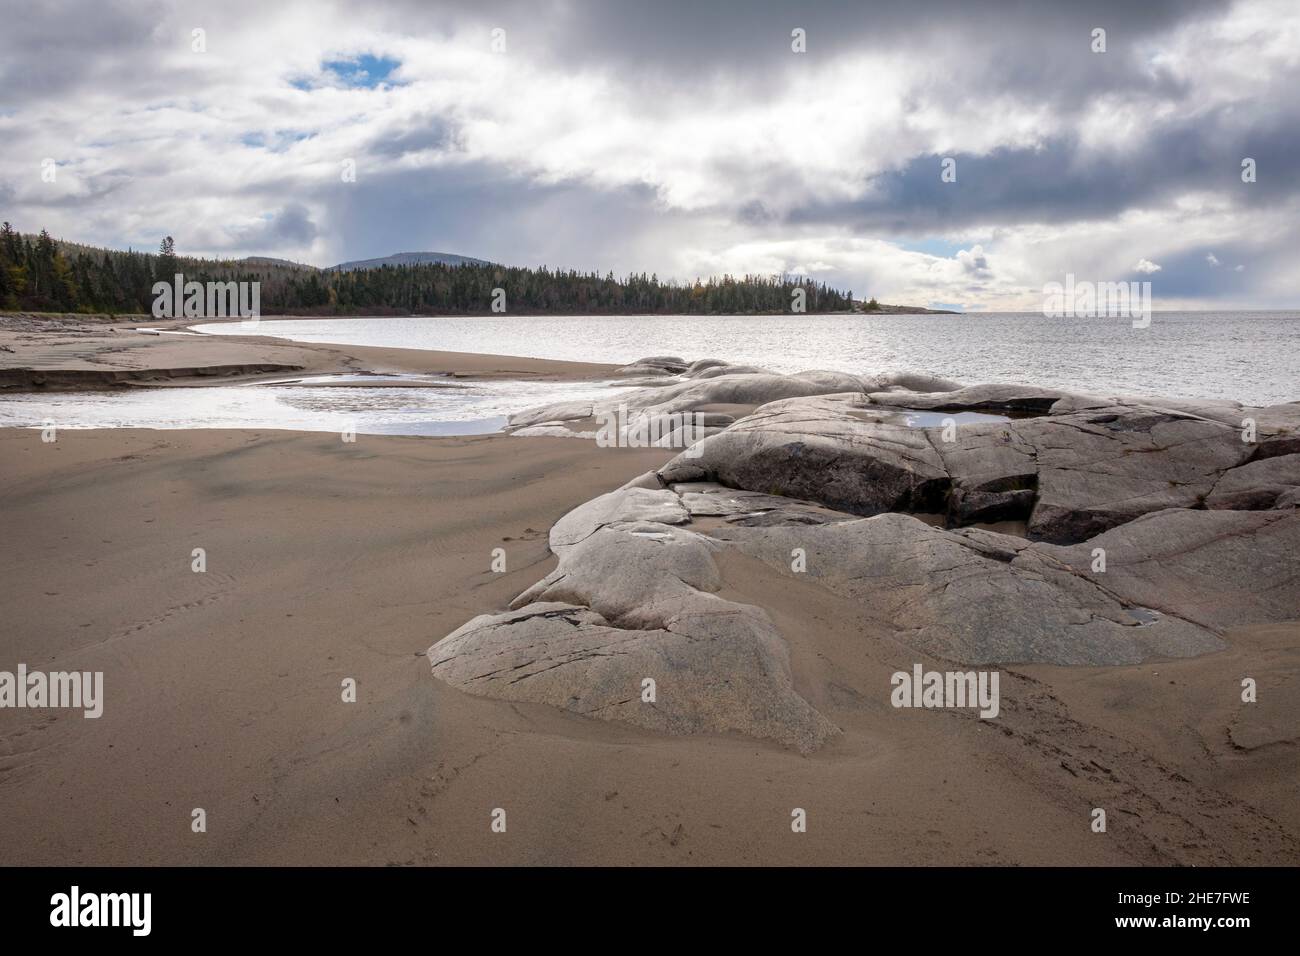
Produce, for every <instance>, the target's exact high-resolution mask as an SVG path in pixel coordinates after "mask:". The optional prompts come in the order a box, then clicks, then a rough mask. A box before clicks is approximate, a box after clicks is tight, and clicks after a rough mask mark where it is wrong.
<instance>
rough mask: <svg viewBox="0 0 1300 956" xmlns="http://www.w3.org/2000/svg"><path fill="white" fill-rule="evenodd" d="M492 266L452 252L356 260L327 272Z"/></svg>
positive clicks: (409, 253) (407, 254)
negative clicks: (435, 266) (393, 268)
mask: <svg viewBox="0 0 1300 956" xmlns="http://www.w3.org/2000/svg"><path fill="white" fill-rule="evenodd" d="M426 265H444V266H465V265H469V266H490V265H492V263H491V262H488V261H487V260H486V259H475V258H473V257H471V256H458V255H454V254H453V253H450V252H398V253H395V254H393V255H391V256H384V257H383V258H380V259H354V260H352V261H351V262H340V263H339V264H338V265H336V266H330V267H329V268H328V269H326V270H325V271H326V272H351V271H352V270H354V269H381V268H383V267H384V266H426Z"/></svg>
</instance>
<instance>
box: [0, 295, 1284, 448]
mask: <svg viewBox="0 0 1300 956" xmlns="http://www.w3.org/2000/svg"><path fill="white" fill-rule="evenodd" d="M195 328H197V329H199V330H200V331H202V332H205V333H209V334H218V335H222V334H235V335H273V336H279V337H282V338H287V339H296V340H299V341H304V342H327V343H339V344H343V345H375V346H387V347H396V348H413V349H438V350H445V351H451V352H478V353H486V354H496V355H514V356H524V357H530V358H549V359H569V360H577V361H587V362H609V363H616V364H625V363H628V362H631V361H632V360H634V359H637V358H641V357H644V356H647V355H680V356H682V357H683V358H686V359H692V360H693V359H699V358H722V359H726V360H728V361H732V362H737V363H744V364H750V365H759V366H762V367H765V368H769V369H772V370H773V371H777V372H798V371H802V370H805V369H815V368H822V369H835V370H839V371H847V372H856V373H860V374H861V373H866V374H871V373H876V372H887V371H898V370H903V369H914V370H919V371H926V372H932V373H935V374H938V375H942V376H945V377H947V378H951V379H955V380H957V381H959V382H966V383H972V384H973V383H977V382H1022V383H1030V384H1035V385H1046V386H1054V387H1057V388H1066V389H1076V390H1080V391H1104V392H1121V393H1130V394H1148V395H1168V396H1171V397H1177V398H1224V399H1234V400H1237V401H1241V402H1244V403H1246V404H1252V405H1265V404H1271V403H1275V402H1289V401H1296V400H1300V312H1225V313H1207V312H1199V313H1168V312H1166V313H1156V314H1155V315H1154V316H1153V317H1152V321H1151V326H1150V327H1149V328H1147V329H1134V328H1133V327H1132V325H1131V323H1130V322H1129V321H1128V320H1126V319H1045V318H1043V316H1042V315H1040V314H1037V313H1032V314H1030V313H999V314H987V315H961V316H954V315H888V316H872V317H867V316H862V317H856V316H843V315H810V316H797V317H796V316H728V315H724V316H644V315H629V316H599V317H595V316H547V317H523V316H516V317H511V316H500V317H468V318H462V317H455V318H450V317H449V318H369V319H262V320H260V321H259V322H257V323H255V324H246V323H220V324H206V325H199V326H195ZM343 378H347V377H343ZM404 378H406V379H407V380H406V381H402V382H399V383H394V382H393V381H391V380H388V381H384V380H382V378H381V377H372V378H370V379H368V380H366V379H362V380H353V381H351V382H343V381H339V379H340V377H339V376H316V377H313V378H307V379H302V380H300V381H286V382H283V383H280V384H273V383H267V382H259V383H257V384H247V385H225V386H199V387H193V388H189V387H184V388H176V387H168V388H129V389H113V390H105V391H85V392H48V393H43V392H26V393H14V394H8V395H4V396H3V397H0V427H3V426H19V427H40V426H42V425H44V424H45V423H47V422H54V423H55V424H56V425H58V426H59V427H61V428H114V427H121V428H286V429H296V430H305V431H335V432H341V431H344V430H345V429H350V430H353V431H355V432H356V433H358V434H400V435H455V434H486V433H490V432H495V431H498V430H499V429H500V428H501V426H502V425H503V424H504V423H505V418H506V416H507V415H509V414H511V413H513V412H517V411H521V410H522V409H525V408H529V407H531V406H534V405H541V404H545V403H548V402H556V401H564V400H569V399H579V398H595V397H608V396H611V395H614V394H617V392H618V391H619V388H618V383H617V382H613V383H610V382H524V381H485V382H453V381H451V380H449V379H445V378H442V377H440V376H407V377H404ZM344 384H346V385H348V386H349V387H340V386H341V385H344ZM372 384H373V386H374V387H371V386H372ZM395 384H398V385H400V386H401V387H392V386H393V385H395ZM915 424H918V425H923V424H925V422H922V421H920V420H919V419H918V421H917V422H916V423H915Z"/></svg>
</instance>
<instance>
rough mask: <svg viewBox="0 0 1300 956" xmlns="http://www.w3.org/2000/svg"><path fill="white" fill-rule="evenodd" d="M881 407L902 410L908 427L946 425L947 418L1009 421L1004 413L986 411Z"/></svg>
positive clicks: (964, 421) (966, 422)
mask: <svg viewBox="0 0 1300 956" xmlns="http://www.w3.org/2000/svg"><path fill="white" fill-rule="evenodd" d="M882 407H883V408H885V409H887V410H889V411H894V412H902V413H903V416H904V418H905V419H906V424H907V427H908V428H937V427H940V426H943V425H946V424H947V423H948V421H949V420H951V421H952V422H953V424H955V425H974V424H978V423H981V422H1009V421H1011V419H1010V418H1008V417H1007V416H1006V415H990V414H987V413H986V412H932V411H929V410H928V409H920V408H890V407H889V406H887V405H886V406H882Z"/></svg>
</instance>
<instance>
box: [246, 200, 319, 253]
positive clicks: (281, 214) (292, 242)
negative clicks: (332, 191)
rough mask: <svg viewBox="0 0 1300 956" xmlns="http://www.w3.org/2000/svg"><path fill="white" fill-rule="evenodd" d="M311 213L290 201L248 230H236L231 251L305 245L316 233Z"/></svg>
mask: <svg viewBox="0 0 1300 956" xmlns="http://www.w3.org/2000/svg"><path fill="white" fill-rule="evenodd" d="M319 231H320V230H319V229H318V227H317V226H316V223H315V222H313V221H312V218H311V213H310V211H309V210H308V209H307V207H306V206H304V205H303V204H302V203H297V202H291V203H287V204H286V205H284V206H283V207H281V208H280V209H279V210H277V211H276V212H274V213H272V214H270V215H269V216H268V217H267V218H266V220H265V221H264V222H262V223H260V224H259V225H257V226H254V227H252V228H250V229H243V230H240V231H239V232H238V233H237V235H236V236H235V238H234V240H233V241H232V243H231V245H230V248H232V249H281V248H284V247H285V246H304V245H308V244H309V243H310V242H311V241H312V240H313V239H315V238H316V236H317V234H318V233H319Z"/></svg>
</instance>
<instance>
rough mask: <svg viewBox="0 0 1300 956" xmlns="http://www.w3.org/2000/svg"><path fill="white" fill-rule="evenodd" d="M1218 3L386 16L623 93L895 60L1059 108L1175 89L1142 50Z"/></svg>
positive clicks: (898, 2)
mask: <svg viewBox="0 0 1300 956" xmlns="http://www.w3.org/2000/svg"><path fill="white" fill-rule="evenodd" d="M1226 6H1227V5H1226V4H1224V3H1223V2H1222V0H1145V2H1133V0H1091V2H1088V0H1080V2H1072V0H1071V2H1065V0H1061V2H1031V0H1019V2H990V3H978V2H971V0H930V2H917V0H857V2H855V0H835V2H826V0H822V2H814V3H795V2H779V0H746V2H738V0H659V2H654V3H645V2H633V0H615V2H608V0H585V2H571V0H553V2H549V3H547V2H543V3H538V2H526V0H497V2H490V0H489V2H485V3H480V4H475V5H474V6H473V7H472V8H462V9H460V10H459V11H457V10H454V9H453V8H452V7H450V6H448V5H438V4H434V5H429V4H425V3H420V2H416V0H410V2H403V3H400V4H399V8H398V9H400V10H401V11H402V14H401V15H402V17H403V19H404V20H405V22H407V23H408V24H411V23H413V24H418V25H419V26H420V27H421V28H423V29H430V30H436V29H439V28H441V29H443V30H446V29H447V28H448V26H449V25H450V24H452V23H455V24H457V25H458V26H465V25H467V24H473V25H475V26H478V27H479V28H481V29H482V30H483V31H484V35H485V37H486V35H487V32H488V31H489V30H490V29H492V28H493V27H498V26H499V27H502V28H504V29H505V30H506V31H507V36H508V38H509V43H510V49H511V51H512V52H514V53H516V54H518V55H520V56H524V57H529V58H534V59H539V60H544V61H547V62H550V63H552V64H553V65H555V66H557V67H559V68H561V69H564V68H568V69H574V68H579V67H587V66H603V67H609V68H612V69H614V70H616V71H617V72H618V73H619V75H620V79H621V80H622V81H623V82H626V83H628V84H630V85H637V84H645V85H649V86H666V87H676V88H679V89H683V90H686V89H689V88H690V87H691V86H692V85H694V84H699V83H701V82H703V81H706V80H709V79H721V80H725V79H734V80H740V81H743V82H744V83H745V84H747V85H748V86H749V88H750V92H762V91H764V90H767V91H770V90H771V89H772V88H774V87H776V86H779V85H780V84H782V83H784V82H785V81H786V80H787V79H788V77H789V75H790V73H791V72H795V71H798V70H801V69H804V68H806V66H807V65H808V64H809V63H810V62H814V61H818V60H821V59H825V58H829V57H836V56H842V55H851V54H889V53H898V52H901V53H904V54H907V55H909V56H915V57H917V58H918V59H924V58H927V57H935V58H936V59H935V67H936V74H942V76H943V78H942V79H941V80H940V82H941V83H945V84H951V86H952V93H953V95H954V96H956V95H960V91H961V90H962V88H963V87H968V86H971V85H978V86H979V87H980V88H981V89H983V90H986V91H995V90H996V91H1001V90H1007V89H1011V90H1024V89H1034V90H1035V91H1037V92H1038V94H1039V95H1040V96H1042V97H1043V98H1044V99H1045V100H1050V101H1052V102H1058V101H1059V102H1061V103H1063V104H1071V103H1077V102H1079V101H1080V100H1081V99H1086V98H1089V97H1091V96H1095V95H1098V94H1101V93H1105V92H1112V91H1116V90H1126V89H1143V90H1148V91H1151V92H1157V93H1162V94H1166V95H1167V94H1174V93H1178V92H1179V90H1178V88H1177V84H1176V83H1175V81H1174V80H1173V79H1172V78H1171V77H1169V76H1168V75H1167V74H1166V73H1164V72H1162V71H1160V70H1156V69H1153V68H1152V66H1151V64H1150V63H1149V62H1147V61H1146V59H1145V58H1144V56H1143V55H1142V54H1143V51H1144V50H1145V48H1146V46H1147V44H1148V43H1149V42H1150V41H1151V40H1152V39H1153V38H1156V37H1159V36H1160V35H1162V34H1164V33H1167V32H1168V31H1170V30H1172V29H1174V28H1176V27H1178V26H1180V25H1182V24H1184V23H1187V22H1190V21H1192V20H1195V19H1197V18H1200V17H1204V16H1207V15H1221V14H1222V13H1223V12H1224V10H1225V7H1226ZM1096 27H1101V28H1103V29H1105V30H1106V31H1107V52H1106V53H1105V54H1104V55H1098V54H1094V53H1093V52H1092V51H1091V48H1090V44H1091V32H1092V30H1093V29H1094V28H1096ZM795 28H800V29H802V30H804V31H805V33H806V42H807V53H806V54H804V56H802V57H799V56H794V55H792V53H791V31H792V30H793V29H795ZM484 42H485V43H486V39H485V41H484ZM940 56H941V57H942V59H941V60H940V59H937V58H938V57H940ZM869 93H870V91H864V94H866V95H869Z"/></svg>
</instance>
